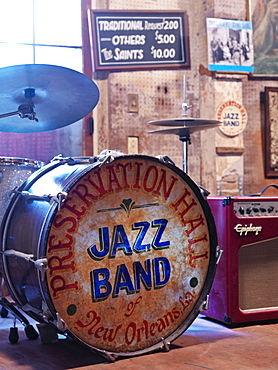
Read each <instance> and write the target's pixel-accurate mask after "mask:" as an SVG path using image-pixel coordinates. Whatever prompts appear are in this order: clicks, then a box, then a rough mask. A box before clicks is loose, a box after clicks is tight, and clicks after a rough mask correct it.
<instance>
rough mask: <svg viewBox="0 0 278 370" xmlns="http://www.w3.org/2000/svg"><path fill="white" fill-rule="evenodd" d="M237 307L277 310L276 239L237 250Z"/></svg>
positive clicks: (277, 251)
mask: <svg viewBox="0 0 278 370" xmlns="http://www.w3.org/2000/svg"><path fill="white" fill-rule="evenodd" d="M238 260H239V263H238V278H239V308H240V309H241V310H242V311H249V310H256V309H263V308H278V238H275V239H271V240H266V241H263V242H259V243H254V244H253V243H252V244H248V245H243V246H241V247H240V249H239V251H238Z"/></svg>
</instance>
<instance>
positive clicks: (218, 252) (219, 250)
mask: <svg viewBox="0 0 278 370" xmlns="http://www.w3.org/2000/svg"><path fill="white" fill-rule="evenodd" d="M222 254H223V249H220V247H219V246H217V247H216V264H217V265H218V263H219V262H220V260H221V257H222Z"/></svg>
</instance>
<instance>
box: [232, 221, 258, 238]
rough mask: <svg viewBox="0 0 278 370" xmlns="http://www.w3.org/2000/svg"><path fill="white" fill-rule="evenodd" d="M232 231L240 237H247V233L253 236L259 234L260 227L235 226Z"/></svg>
mask: <svg viewBox="0 0 278 370" xmlns="http://www.w3.org/2000/svg"><path fill="white" fill-rule="evenodd" d="M234 229H235V231H236V232H237V233H239V235H240V236H242V235H247V234H248V233H255V235H258V234H259V232H260V231H262V226H253V225H252V224H250V225H249V226H247V225H244V226H242V225H241V224H237V225H236V226H235V227H234Z"/></svg>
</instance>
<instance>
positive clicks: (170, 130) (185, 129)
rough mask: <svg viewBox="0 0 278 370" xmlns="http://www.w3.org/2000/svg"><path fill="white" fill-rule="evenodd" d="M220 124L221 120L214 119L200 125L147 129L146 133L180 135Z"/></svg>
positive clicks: (186, 134)
mask: <svg viewBox="0 0 278 370" xmlns="http://www.w3.org/2000/svg"><path fill="white" fill-rule="evenodd" d="M220 124H221V121H214V123H212V122H211V123H209V124H204V123H202V125H188V126H186V127H173V128H166V129H163V130H154V131H148V134H175V135H179V136H180V137H184V136H188V135H190V134H192V133H193V132H196V131H201V130H207V129H210V128H214V127H217V126H219V125H220Z"/></svg>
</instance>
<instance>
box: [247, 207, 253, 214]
mask: <svg viewBox="0 0 278 370" xmlns="http://www.w3.org/2000/svg"><path fill="white" fill-rule="evenodd" d="M251 212H252V208H250V207H248V208H246V213H247V214H248V215H250V213H251Z"/></svg>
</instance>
